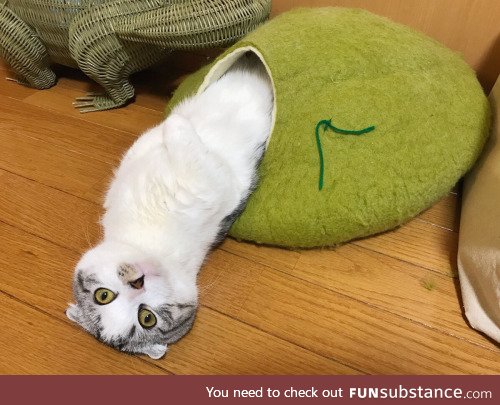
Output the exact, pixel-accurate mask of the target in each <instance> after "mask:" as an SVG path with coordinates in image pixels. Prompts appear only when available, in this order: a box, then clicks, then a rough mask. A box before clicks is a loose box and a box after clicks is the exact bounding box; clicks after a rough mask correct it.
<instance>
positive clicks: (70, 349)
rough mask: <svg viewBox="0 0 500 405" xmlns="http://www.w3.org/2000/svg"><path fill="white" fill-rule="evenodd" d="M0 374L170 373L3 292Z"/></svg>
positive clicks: (1, 304)
mask: <svg viewBox="0 0 500 405" xmlns="http://www.w3.org/2000/svg"><path fill="white" fill-rule="evenodd" d="M0 306H1V308H2V324H3V326H2V333H0V346H1V347H2V353H3V354H2V361H1V362H0V374H138V375H144V374H168V372H167V371H165V370H162V369H161V368H159V367H156V366H154V365H152V364H150V363H147V362H145V361H144V360H142V359H141V358H139V357H134V356H127V355H123V354H120V353H118V352H116V351H115V350H113V349H111V348H108V347H106V346H104V345H103V344H101V343H99V342H97V341H96V340H95V339H94V338H92V337H91V336H90V335H88V334H87V333H84V332H83V331H76V330H75V328H74V327H72V326H70V325H69V324H68V323H66V322H61V321H59V320H57V319H54V318H53V317H51V316H48V315H46V314H44V313H42V312H39V311H37V310H35V309H34V308H31V307H29V306H27V305H25V304H23V303H21V302H19V301H17V300H15V299H12V298H10V297H8V296H7V295H5V294H4V293H0Z"/></svg>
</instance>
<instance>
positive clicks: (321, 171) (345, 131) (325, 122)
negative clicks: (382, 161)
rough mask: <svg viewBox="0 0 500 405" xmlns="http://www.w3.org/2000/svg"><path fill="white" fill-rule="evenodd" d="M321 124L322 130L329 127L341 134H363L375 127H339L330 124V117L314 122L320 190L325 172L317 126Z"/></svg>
mask: <svg viewBox="0 0 500 405" xmlns="http://www.w3.org/2000/svg"><path fill="white" fill-rule="evenodd" d="M321 125H324V131H326V130H327V129H331V130H332V131H333V132H336V133H338V134H342V135H363V134H366V133H368V132H371V131H373V130H374V129H375V127H374V126H373V125H372V126H371V127H367V128H364V129H361V130H359V131H356V130H350V129H341V128H337V127H334V126H333V125H332V120H331V119H329V120H321V121H319V122H318V123H317V124H316V130H315V132H316V144H317V145H318V153H319V184H318V186H319V187H318V188H319V190H320V191H321V190H322V189H323V177H324V172H325V162H324V159H323V148H322V146H321V139H320V137H319V128H320V127H321Z"/></svg>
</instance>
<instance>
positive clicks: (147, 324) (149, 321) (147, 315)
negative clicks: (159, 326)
mask: <svg viewBox="0 0 500 405" xmlns="http://www.w3.org/2000/svg"><path fill="white" fill-rule="evenodd" d="M139 323H140V324H141V326H142V327H143V328H144V329H150V328H152V327H153V326H155V325H156V316H155V314H153V313H152V312H151V311H150V310H149V309H146V308H142V309H140V310H139Z"/></svg>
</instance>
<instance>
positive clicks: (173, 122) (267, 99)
mask: <svg viewBox="0 0 500 405" xmlns="http://www.w3.org/2000/svg"><path fill="white" fill-rule="evenodd" d="M272 106H273V94H272V86H271V83H270V81H269V79H268V77H267V75H266V74H265V71H264V69H263V67H262V65H260V64H256V63H254V62H253V63H250V64H248V63H242V62H240V63H238V64H237V65H236V66H235V67H233V68H231V69H230V70H229V71H228V72H227V73H226V74H225V75H224V76H223V77H222V78H220V79H219V80H218V81H217V82H215V83H213V84H211V85H210V86H209V87H208V88H207V89H206V90H205V91H204V92H203V93H201V94H198V95H195V96H193V97H191V98H188V99H186V100H185V101H184V102H182V103H181V104H180V105H178V106H177V107H176V108H175V109H174V110H173V111H172V113H171V115H170V116H169V117H168V118H167V119H166V120H165V121H164V122H163V123H162V124H160V125H159V126H157V127H155V128H153V129H151V130H149V131H148V132H146V133H145V134H144V135H142V136H141V137H140V138H139V139H138V140H137V141H136V142H135V144H134V145H133V146H132V147H131V148H130V149H129V151H128V152H127V153H126V154H125V156H124V158H123V160H122V162H121V164H120V166H119V168H118V170H117V171H116V173H115V177H114V180H113V182H112V184H111V186H110V188H109V191H108V193H107V196H106V200H105V205H104V207H105V209H106V212H105V214H104V217H103V219H102V225H103V229H104V238H103V241H102V242H101V243H100V244H99V245H98V246H96V247H95V248H93V249H91V250H90V251H88V252H87V253H86V254H84V256H83V257H82V259H81V260H80V262H79V263H78V265H77V267H76V272H75V283H74V290H75V298H76V305H71V306H70V308H69V309H68V311H67V314H68V316H69V317H70V318H71V319H73V320H75V321H76V322H78V323H79V324H80V325H82V326H83V327H84V328H85V329H86V330H88V331H89V332H91V333H92V334H93V335H95V336H96V337H97V338H98V339H100V340H102V341H104V342H105V343H108V344H111V345H112V346H115V347H118V348H119V349H121V350H124V351H129V352H138V353H146V354H148V355H150V356H151V357H154V358H158V357H161V356H162V355H163V354H164V352H165V350H166V345H167V343H171V342H174V341H176V340H177V339H179V338H180V337H182V336H183V335H184V334H185V333H186V332H187V331H188V330H189V328H190V327H191V325H192V322H193V320H194V316H195V312H196V305H197V287H196V276H197V273H198V271H199V269H200V267H201V265H202V263H203V261H204V259H205V256H206V254H207V253H208V251H209V250H210V248H211V247H212V246H213V245H214V244H216V243H217V242H219V241H220V240H221V239H222V238H223V236H224V235H225V233H226V232H227V230H228V229H229V226H230V225H231V223H232V221H233V220H234V219H235V217H236V214H237V213H238V212H240V211H241V209H242V208H243V207H244V203H245V202H246V199H247V198H248V196H249V194H250V193H251V191H252V189H253V187H254V185H255V182H256V169H257V165H258V162H259V160H260V158H261V156H262V154H263V152H264V149H265V146H266V143H267V141H268V138H269V134H270V131H271V112H272ZM99 294H100V295H99ZM103 297H104V299H102V298H103ZM110 297H112V298H110ZM107 301H109V302H107ZM141 311H142V312H141ZM141 317H143V318H144V317H146V318H144V319H146V320H147V319H150V320H151V319H153V318H154V321H155V324H154V325H153V326H150V324H149V323H148V322H142V321H144V319H143V320H142V321H141ZM144 326H146V327H144Z"/></svg>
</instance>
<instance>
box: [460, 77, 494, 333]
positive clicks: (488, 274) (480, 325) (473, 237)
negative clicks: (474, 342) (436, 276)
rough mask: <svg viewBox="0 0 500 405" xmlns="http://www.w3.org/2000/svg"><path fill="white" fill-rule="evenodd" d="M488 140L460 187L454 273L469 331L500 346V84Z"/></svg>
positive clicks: (492, 94) (492, 99) (491, 95)
mask: <svg viewBox="0 0 500 405" xmlns="http://www.w3.org/2000/svg"><path fill="white" fill-rule="evenodd" d="M490 102H491V105H492V112H493V120H494V122H493V128H492V134H491V138H490V140H489V141H488V143H487V145H486V147H485V150H484V152H483V154H482V156H481V158H480V159H479V161H478V162H477V164H476V166H475V168H474V169H473V171H472V172H471V173H469V174H468V175H467V177H466V180H465V184H464V193H463V202H462V216H461V220H460V238H459V248H458V271H459V276H460V285H461V289H462V298H463V302H464V307H465V314H466V316H467V319H468V320H469V322H470V324H471V326H472V327H473V328H475V329H477V330H479V331H481V332H484V333H485V334H487V335H488V336H490V337H491V338H493V339H495V340H496V341H497V342H500V79H499V80H497V83H496V85H495V87H494V88H493V90H492V92H491V94H490Z"/></svg>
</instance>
